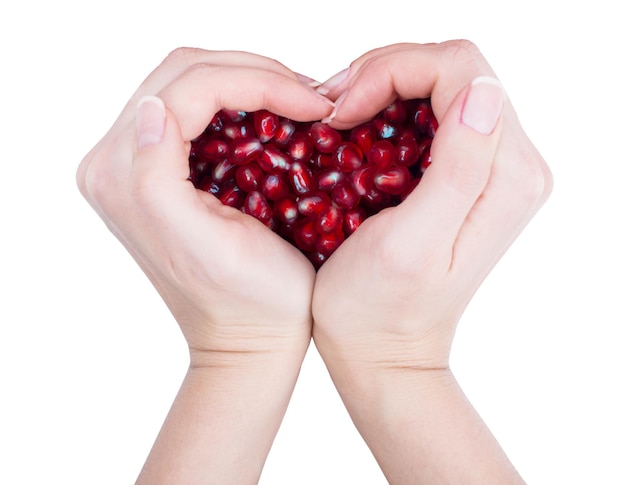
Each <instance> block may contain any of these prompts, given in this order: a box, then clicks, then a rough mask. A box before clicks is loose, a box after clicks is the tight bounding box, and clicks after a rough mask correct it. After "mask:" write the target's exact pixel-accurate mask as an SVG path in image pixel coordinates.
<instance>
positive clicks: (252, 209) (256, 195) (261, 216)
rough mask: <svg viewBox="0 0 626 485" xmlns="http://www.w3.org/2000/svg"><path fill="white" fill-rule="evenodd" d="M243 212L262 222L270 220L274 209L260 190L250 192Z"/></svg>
mask: <svg viewBox="0 0 626 485" xmlns="http://www.w3.org/2000/svg"><path fill="white" fill-rule="evenodd" d="M242 210H243V212H245V213H246V214H249V215H251V216H252V217H254V218H256V219H258V220H259V221H261V222H264V223H266V222H268V221H269V220H270V219H271V218H272V215H273V214H272V209H271V207H270V205H269V202H268V201H267V199H266V198H265V196H264V195H263V194H262V193H261V192H259V191H256V190H255V191H254V192H250V193H249V194H248V195H247V196H246V199H245V201H244V204H243V208H242Z"/></svg>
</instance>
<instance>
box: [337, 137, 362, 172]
mask: <svg viewBox="0 0 626 485" xmlns="http://www.w3.org/2000/svg"><path fill="white" fill-rule="evenodd" d="M333 160H334V161H335V165H336V166H337V168H338V169H339V170H341V171H342V172H353V171H354V170H356V169H357V168H359V167H360V166H361V165H362V164H363V152H362V151H361V149H360V148H359V146H358V145H357V144H356V143H354V142H351V141H344V142H343V143H341V144H340V145H339V146H338V147H337V150H336V151H335V155H334V157H333Z"/></svg>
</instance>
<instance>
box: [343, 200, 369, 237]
mask: <svg viewBox="0 0 626 485" xmlns="http://www.w3.org/2000/svg"><path fill="white" fill-rule="evenodd" d="M366 218H367V214H366V212H365V210H364V209H363V208H362V207H357V208H355V209H350V210H348V211H346V212H345V213H344V215H343V230H344V232H345V233H346V236H349V235H350V234H352V233H354V231H356V230H357V229H358V227H359V226H360V225H361V224H362V223H363V221H364V220H365V219H366Z"/></svg>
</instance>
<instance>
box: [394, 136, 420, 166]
mask: <svg viewBox="0 0 626 485" xmlns="http://www.w3.org/2000/svg"><path fill="white" fill-rule="evenodd" d="M396 153H397V157H398V162H397V163H398V165H403V166H405V167H410V166H411V165H413V164H414V163H416V162H417V159H418V158H419V156H420V150H419V146H418V145H417V142H416V141H415V137H403V138H401V139H400V142H399V143H398V146H397V147H396Z"/></svg>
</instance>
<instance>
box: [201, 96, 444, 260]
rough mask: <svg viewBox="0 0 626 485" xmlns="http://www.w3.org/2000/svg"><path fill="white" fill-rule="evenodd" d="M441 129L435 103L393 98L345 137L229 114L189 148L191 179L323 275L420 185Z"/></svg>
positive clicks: (307, 125) (272, 118)
mask: <svg viewBox="0 0 626 485" xmlns="http://www.w3.org/2000/svg"><path fill="white" fill-rule="evenodd" d="M437 126H438V125H437V120H436V118H435V116H434V114H433V112H432V108H431V105H430V100H429V99H414V100H409V101H400V100H398V101H395V102H394V103H392V104H391V105H389V106H388V107H387V108H385V109H384V110H383V111H381V112H380V113H378V114H377V115H376V116H375V117H374V118H373V119H372V120H371V121H369V122H367V123H364V124H362V125H359V126H356V127H354V128H352V129H350V130H342V131H339V130H335V129H334V128H332V127H330V126H328V125H327V124H324V123H321V122H319V121H315V122H295V121H292V120H290V119H287V118H283V117H280V116H277V115H275V114H273V113H270V112H269V111H266V110H261V111H255V112H253V113H247V112H245V111H233V110H222V111H220V112H218V113H217V114H216V115H215V116H214V117H213V120H212V121H211V123H210V124H209V125H208V126H207V128H206V129H205V130H204V132H203V133H202V134H201V135H200V136H199V137H198V138H196V139H195V140H193V141H192V143H191V152H190V155H189V166H190V176H189V179H190V180H191V182H192V183H193V184H194V186H195V187H196V188H198V189H200V190H205V191H207V192H209V193H211V194H213V195H215V196H216V197H217V198H218V199H219V200H220V201H221V202H222V203H223V204H225V205H228V206H231V207H234V208H236V209H239V210H241V211H242V212H244V213H246V214H249V215H251V216H253V217H255V218H256V219H258V220H259V221H261V222H262V223H263V224H265V225H266V226H267V227H269V228H270V229H271V230H273V231H275V232H276V233H277V234H279V235H280V236H282V237H283V238H284V239H286V240H287V241H289V242H290V243H292V244H293V245H294V246H296V247H297V248H298V249H300V250H301V251H302V252H303V253H304V254H306V255H307V256H308V258H309V259H310V260H311V262H312V263H313V265H314V266H315V267H316V268H319V267H320V266H321V265H322V264H323V263H324V261H326V260H327V259H328V257H329V256H330V255H331V254H332V253H333V252H334V251H335V250H336V249H337V248H338V247H339V245H340V244H341V243H342V242H343V241H344V240H345V239H346V238H347V237H348V236H349V235H350V234H352V233H353V232H354V231H355V230H356V229H357V228H358V227H359V225H360V224H361V223H362V222H363V221H364V220H365V219H366V218H367V217H369V216H372V215H374V214H376V213H377V212H379V211H381V210H382V209H384V208H386V207H393V206H396V205H398V204H399V203H400V202H401V201H402V200H404V198H405V197H406V196H407V195H408V194H409V193H410V192H411V191H412V190H413V189H414V188H415V187H416V186H417V184H418V183H419V181H420V178H421V176H422V173H423V172H424V170H426V168H427V167H428V166H429V165H430V144H431V141H432V139H433V137H434V135H435V131H436V130H437Z"/></svg>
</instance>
